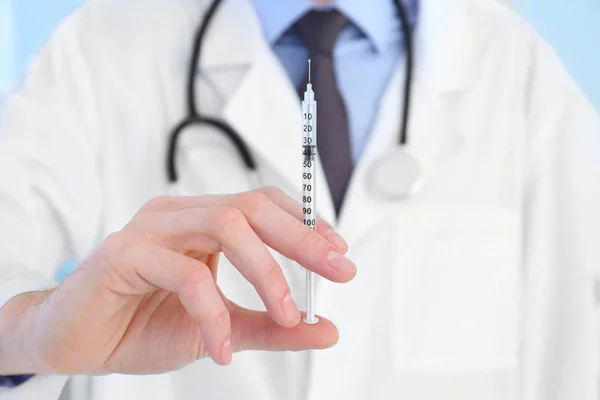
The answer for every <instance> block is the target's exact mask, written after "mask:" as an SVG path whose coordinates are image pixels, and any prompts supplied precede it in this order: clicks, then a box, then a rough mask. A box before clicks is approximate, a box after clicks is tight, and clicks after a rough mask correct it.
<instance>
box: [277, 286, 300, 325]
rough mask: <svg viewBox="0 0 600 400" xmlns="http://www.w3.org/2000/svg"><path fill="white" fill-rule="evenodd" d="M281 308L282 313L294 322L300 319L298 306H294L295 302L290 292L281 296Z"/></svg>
mask: <svg viewBox="0 0 600 400" xmlns="http://www.w3.org/2000/svg"><path fill="white" fill-rule="evenodd" d="M281 308H282V310H283V313H284V314H285V315H286V316H287V317H288V318H289V319H291V320H293V321H295V322H299V321H300V311H299V310H298V307H297V306H296V302H295V301H294V298H293V297H292V294H291V293H288V294H287V295H286V296H285V297H284V298H283V301H282V302H281Z"/></svg>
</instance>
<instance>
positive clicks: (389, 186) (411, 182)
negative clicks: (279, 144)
mask: <svg viewBox="0 0 600 400" xmlns="http://www.w3.org/2000/svg"><path fill="white" fill-rule="evenodd" d="M222 3H223V0H214V1H213V2H212V4H211V5H210V7H209V9H208V11H207V12H206V15H205V16H204V19H203V21H202V23H201V24H200V26H199V29H198V31H197V33H196V35H195V37H194V43H193V46H194V47H193V49H192V58H191V61H190V66H189V71H188V77H187V93H186V95H187V116H186V117H185V118H184V119H183V120H182V121H181V122H180V123H179V124H178V125H177V126H176V127H175V128H174V129H173V131H172V133H171V136H170V140H169V146H168V153H167V174H168V179H169V182H172V183H175V182H177V180H178V174H177V168H176V165H175V164H176V163H175V160H176V156H177V143H178V141H179V138H180V137H181V136H182V133H183V132H185V131H186V130H187V129H189V128H192V127H198V126H209V127H212V128H215V129H217V130H219V131H221V133H224V134H225V135H226V136H227V137H228V138H229V140H230V141H231V142H232V143H233V144H234V145H235V147H236V148H237V151H238V153H239V155H240V157H241V158H242V160H243V161H244V164H245V166H246V168H247V169H248V170H249V171H250V172H252V173H256V172H257V163H256V160H255V158H254V155H253V154H252V152H251V151H250V149H249V148H248V145H247V144H246V143H245V142H244V140H243V139H242V138H241V136H240V135H239V134H238V133H237V132H236V131H235V130H234V129H233V128H232V127H231V126H229V125H228V124H227V123H226V122H225V121H223V120H220V119H216V118H212V117H209V116H206V115H202V114H201V113H200V112H199V111H198V107H197V102H196V100H197V97H196V87H195V84H194V83H195V77H196V76H197V74H198V68H199V66H200V60H201V55H202V44H203V43H204V38H205V35H206V32H207V31H208V28H209V27H210V24H211V22H212V21H213V19H214V16H215V13H216V11H217V9H218V8H219V6H220V5H221V4H222ZM394 4H395V6H396V10H397V12H398V16H399V18H400V21H401V23H402V33H403V35H404V46H405V47H406V75H405V84H404V93H403V100H404V105H403V110H402V122H401V127H400V137H399V143H398V146H396V147H395V148H394V149H391V150H388V151H387V152H386V153H385V154H383V155H382V156H381V157H379V158H378V160H377V161H375V162H374V163H373V164H372V165H371V167H370V168H369V171H368V172H367V174H368V176H367V179H366V181H367V182H368V185H369V191H370V193H372V194H374V195H377V196H379V197H381V198H382V199H385V200H391V201H400V200H404V199H406V198H407V197H409V196H410V195H412V194H414V193H415V192H416V191H417V190H418V189H419V188H420V186H421V179H420V176H421V175H420V170H421V168H420V166H419V163H418V161H417V160H416V159H415V158H414V157H413V156H412V155H411V154H410V153H409V152H408V151H407V143H408V125H409V124H408V123H409V116H410V106H411V104H410V101H411V94H412V78H413V64H414V58H413V57H414V51H413V40H412V37H413V35H412V30H411V26H410V22H409V17H408V11H407V10H406V8H405V7H404V5H403V4H402V3H401V0H394Z"/></svg>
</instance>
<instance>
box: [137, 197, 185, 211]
mask: <svg viewBox="0 0 600 400" xmlns="http://www.w3.org/2000/svg"><path fill="white" fill-rule="evenodd" d="M176 203H177V197H176V196H170V195H161V196H157V197H154V198H153V199H151V200H149V201H148V202H146V204H144V206H143V207H142V211H144V212H152V211H158V210H164V209H166V208H169V207H170V206H172V205H173V204H176Z"/></svg>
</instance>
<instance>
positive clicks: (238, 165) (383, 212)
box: [58, 0, 531, 400]
mask: <svg viewBox="0 0 600 400" xmlns="http://www.w3.org/2000/svg"><path fill="white" fill-rule="evenodd" d="M446 3H447V4H446ZM481 3H485V2H481ZM205 4H207V2H206V1H196V0H177V1H170V2H163V1H141V0H132V1H126V2H118V1H114V0H104V1H102V0H96V1H93V2H90V3H89V4H88V5H86V6H84V7H83V8H82V9H81V10H79V11H78V12H77V13H76V14H74V15H73V16H72V17H71V18H70V20H69V21H68V22H67V23H66V24H65V26H63V27H62V28H61V29H62V31H63V34H66V33H65V32H70V31H71V30H73V29H75V30H80V32H81V34H80V35H78V36H77V39H76V40H77V43H76V44H74V46H76V47H77V48H78V49H79V52H78V53H76V54H71V55H70V57H73V58H74V59H71V60H70V62H71V63H72V64H71V65H76V66H78V69H77V70H76V71H74V73H77V74H82V77H83V78H84V79H85V82H86V84H85V85H82V86H78V87H77V88H76V89H73V90H76V91H77V93H78V98H79V99H80V100H81V101H82V102H84V103H87V102H88V101H89V100H90V99H92V98H93V102H94V107H93V111H90V109H84V108H83V107H82V108H81V109H78V108H77V105H76V104H75V110H76V111H75V112H77V113H80V114H79V117H80V119H81V124H82V126H83V127H89V128H90V129H89V131H86V133H85V135H84V136H85V140H84V141H85V143H86V146H87V149H88V150H86V151H89V156H90V157H92V158H94V165H95V166H96V168H97V170H96V173H97V174H96V176H97V180H96V181H94V183H89V185H90V187H91V188H92V189H90V190H89V192H90V193H96V194H97V195H98V196H99V198H94V199H93V200H91V201H90V204H91V205H89V207H88V208H87V209H84V210H83V211H81V215H82V216H86V217H89V219H92V223H90V224H86V225H85V227H84V225H83V224H81V232H82V233H83V236H85V237H97V238H98V239H100V238H102V237H104V236H106V235H108V234H109V233H111V232H113V231H115V230H118V229H120V228H121V227H122V226H123V225H124V224H125V223H127V221H128V220H129V219H130V218H131V217H132V216H133V215H134V214H135V212H136V211H137V210H138V209H139V207H140V206H141V205H142V204H143V203H144V202H146V201H147V200H149V199H150V198H152V197H154V196H158V195H162V194H184V195H202V194H211V193H233V192H241V191H246V190H250V189H252V188H254V187H256V186H257V185H274V186H277V187H279V188H281V189H283V190H284V191H285V192H287V193H288V194H290V195H291V196H293V197H295V198H298V199H299V198H300V195H301V192H300V189H301V186H300V183H301V158H300V156H301V133H300V126H301V123H302V122H301V116H300V112H299V107H300V105H299V99H298V96H297V94H296V91H295V88H294V87H293V85H292V84H291V83H290V82H289V79H288V77H287V75H286V72H285V70H284V69H283V67H282V66H281V65H280V63H279V61H278V59H277V58H276V56H275V55H274V54H273V52H272V51H271V49H270V47H269V45H268V43H266V42H265V40H264V39H263V37H262V33H261V31H260V24H259V22H258V20H257V18H256V15H255V14H254V12H253V9H252V7H251V5H250V3H249V2H248V1H246V0H226V1H225V2H224V4H223V6H222V10H220V11H219V14H218V15H217V16H216V19H215V22H214V24H213V25H212V27H211V28H210V30H209V32H208V34H207V38H206V42H205V44H204V47H203V62H202V66H201V68H200V71H201V72H200V75H199V76H198V77H197V79H196V80H195V85H196V86H197V93H198V99H197V100H198V105H199V107H200V109H201V110H202V112H203V113H205V114H208V115H213V116H218V117H219V118H222V119H223V120H225V121H226V122H227V123H228V124H229V125H231V126H232V127H233V128H234V129H236V130H237V131H239V132H240V135H241V136H242V138H243V140H244V141H245V142H246V143H247V144H248V146H249V147H250V149H251V150H252V152H253V154H254V155H255V157H256V159H257V162H258V177H253V176H250V175H249V174H248V171H247V170H246V168H245V167H244V164H243V162H242V160H241V159H240V158H239V155H238V152H237V150H236V149H235V147H234V146H233V144H232V143H231V142H230V141H229V140H228V139H227V137H226V136H225V135H223V134H222V133H220V132H219V131H216V130H214V129H212V128H210V127H206V128H202V127H198V128H194V129H191V130H190V131H187V132H186V134H185V136H182V138H181V139H180V141H179V151H178V157H177V161H176V162H177V167H178V170H179V175H180V176H179V181H178V183H177V184H176V185H170V184H169V183H168V182H167V180H166V173H165V165H166V154H167V144H168V138H169V134H170V132H171V131H172V129H173V127H174V126H175V125H176V124H177V123H178V122H179V121H180V120H181V118H182V117H183V116H185V114H186V112H187V111H186V109H185V108H186V104H185V98H186V97H185V83H186V74H187V66H188V60H189V58H190V52H191V41H192V38H193V35H194V31H195V29H196V28H197V26H198V24H199V22H200V20H201V18H202V13H203V9H204V7H205ZM444 4H446V5H444ZM92 15H93V18H91V17H89V16H92ZM420 18H421V20H420V25H419V28H418V29H417V39H416V52H417V59H416V76H415V78H414V84H413V86H414V88H413V104H414V106H413V108H412V112H411V119H410V128H409V129H410V135H411V142H410V144H409V149H410V151H411V153H412V154H413V155H414V156H415V157H416V158H417V159H418V160H419V162H420V163H421V165H422V168H423V171H422V172H423V182H424V183H423V187H422V189H421V191H420V192H419V193H418V194H416V195H415V196H413V197H412V198H410V199H408V200H407V201H405V202H401V203H396V202H386V201H384V200H382V199H379V198H377V197H376V196H374V195H373V194H372V193H370V191H369V190H368V187H369V186H368V183H369V182H368V178H367V172H368V167H369V166H370V165H372V163H373V162H374V161H375V160H377V159H378V157H379V156H381V155H382V154H383V153H385V151H386V150H388V149H390V148H392V147H393V146H396V143H397V135H398V129H399V125H400V115H401V112H400V111H401V109H402V95H401V94H402V82H403V79H402V78H403V76H404V66H403V63H402V62H401V63H399V66H398V71H397V72H396V74H395V75H394V78H393V79H392V81H391V83H390V85H389V87H388V89H387V91H386V93H385V94H384V97H383V100H382V105H381V108H380V111H379V114H378V116H377V118H376V121H375V123H374V126H373V129H372V132H371V134H370V138H369V142H368V145H367V147H366V148H365V149H364V151H363V154H362V156H361V158H360V160H359V161H358V163H357V165H356V167H355V170H354V173H353V177H352V182H351V183H350V186H349V189H348V192H347V196H346V200H345V204H344V207H343V211H342V214H341V216H340V219H339V220H338V222H337V224H336V227H337V229H338V230H339V231H340V233H341V234H342V236H344V237H345V238H346V239H347V241H348V243H349V245H350V252H349V257H350V258H351V259H352V260H353V261H354V262H355V263H356V265H357V266H358V270H359V272H358V276H357V278H356V280H355V281H354V282H352V283H350V284H348V285H344V286H339V285H335V284H332V283H330V282H326V281H324V280H323V281H319V283H318V284H317V304H318V312H319V313H320V314H322V315H325V316H327V317H329V318H331V319H332V320H333V321H334V322H335V323H336V324H337V326H338V327H339V329H340V341H339V343H338V345H336V346H335V347H334V348H333V349H330V350H327V351H323V352H302V353H267V352H246V353H240V354H236V355H235V356H234V358H233V363H232V365H231V366H229V367H226V368H223V367H218V366H216V365H214V364H213V363H212V362H211V361H209V360H204V361H200V362H197V363H195V364H193V365H191V366H189V367H187V368H185V369H183V370H181V371H178V372H174V373H171V374H166V375H162V376H151V377H131V376H107V377H98V378H94V380H93V387H92V393H93V400H109V399H110V400H113V399H127V400H137V399H140V400H141V399H144V400H155V399H156V400H159V399H160V400H165V399H166V400H187V399H190V400H191V399H197V398H200V397H199V396H201V398H202V399H207V400H208V399H211V400H212V399H219V400H221V399H227V400H229V399H242V398H243V399H246V398H248V399H273V400H275V399H289V400H296V399H298V400H300V399H311V400H314V399H334V398H335V399H337V398H340V399H349V400H359V399H367V398H369V399H370V398H373V399H391V398H410V399H415V400H437V399H473V400H475V399H486V400H512V399H516V397H515V393H517V389H518V384H519V382H518V377H519V373H520V371H519V366H520V358H519V357H520V348H521V346H522V343H521V336H520V331H521V328H522V327H521V325H520V319H521V315H520V313H519V310H520V309H521V308H520V299H521V294H522V293H521V287H522V284H523V279H522V260H521V251H522V243H523V233H522V222H523V211H522V202H523V196H524V193H523V191H524V188H525V187H526V182H524V173H523V170H524V168H525V164H526V160H525V154H526V149H527V146H528V137H527V125H526V119H525V117H524V114H525V111H524V110H525V109H526V101H527V97H526V89H527V82H528V81H527V79H528V76H527V69H526V68H525V66H524V65H522V64H521V63H519V62H515V61H513V60H515V59H520V58H521V59H527V58H528V57H530V54H529V50H530V49H529V47H530V45H531V44H529V46H528V44H527V43H524V42H523V40H522V38H523V37H524V32H525V31H526V29H525V28H524V27H521V26H520V25H519V23H518V22H515V21H513V19H514V17H512V16H511V15H510V14H509V12H508V11H506V10H504V9H501V6H499V5H495V4H490V5H487V4H478V3H477V2H471V1H453V2H442V1H436V0H424V1H422V11H421V17H420ZM86 24H87V25H86ZM84 25H86V26H84ZM507 25H514V26H512V27H511V28H510V29H508V28H506V26H507ZM519 29H520V31H519ZM58 34H59V35H60V34H61V33H60V32H59V33H58ZM525 36H526V35H525ZM527 37H529V36H527ZM484 43H485V46H483V44H484ZM483 47H485V50H482V48H483ZM524 62H525V61H523V63H524ZM88 78H89V79H88ZM64 145H65V143H61V146H64ZM73 146H74V147H73V148H66V149H63V150H62V152H63V153H64V152H67V151H68V152H77V151H79V150H80V149H79V148H77V147H76V145H73ZM318 173H319V175H318V176H323V173H322V171H319V172H318ZM317 179H318V183H317V185H318V186H317V193H319V197H318V200H317V201H318V204H317V208H318V211H319V213H320V214H321V215H322V216H323V217H324V218H325V219H326V220H328V221H330V222H334V221H333V220H334V218H333V216H334V211H333V206H332V204H331V199H330V196H329V195H328V190H327V186H326V184H325V182H324V181H323V179H319V178H317ZM86 184H87V183H86ZM92 186H93V187H92ZM85 189H86V188H82V191H85ZM88 189H89V188H88ZM83 247H85V246H83ZM277 259H278V261H280V263H281V266H282V268H283V269H284V271H285V274H286V276H287V278H288V280H289V283H290V286H291V288H292V292H293V294H294V296H295V298H296V300H297V301H298V303H299V304H303V303H304V290H303V289H304V272H303V270H302V269H301V268H300V267H299V266H297V265H295V264H293V263H292V262H290V261H289V260H286V259H283V258H282V257H279V256H278V258H277ZM222 264H223V265H222V266H221V267H220V272H219V284H220V285H221V287H222V289H223V291H224V293H225V294H226V295H227V296H228V297H230V298H231V299H232V300H233V301H235V302H237V303H239V304H242V305H244V306H247V307H249V308H256V309H262V308H263V306H262V305H261V302H260V299H259V298H258V296H257V295H256V293H255V291H254V289H253V287H252V286H251V285H250V284H249V283H248V282H246V281H245V280H244V279H243V277H242V276H241V275H240V274H239V273H238V272H237V271H236V270H235V269H234V268H233V267H232V266H231V265H229V264H228V261H227V260H225V259H223V260H222Z"/></svg>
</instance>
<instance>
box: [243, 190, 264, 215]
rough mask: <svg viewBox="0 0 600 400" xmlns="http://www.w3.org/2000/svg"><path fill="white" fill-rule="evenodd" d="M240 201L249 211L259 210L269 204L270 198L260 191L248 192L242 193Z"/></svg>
mask: <svg viewBox="0 0 600 400" xmlns="http://www.w3.org/2000/svg"><path fill="white" fill-rule="evenodd" d="M240 202H241V204H242V205H243V207H245V208H247V209H248V210H249V211H251V212H253V211H260V210H263V209H264V208H265V207H267V206H268V205H269V204H271V200H269V198H268V197H267V196H266V195H265V194H264V193H262V192H260V191H253V192H248V193H245V194H243V195H242V197H241V198H240Z"/></svg>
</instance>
